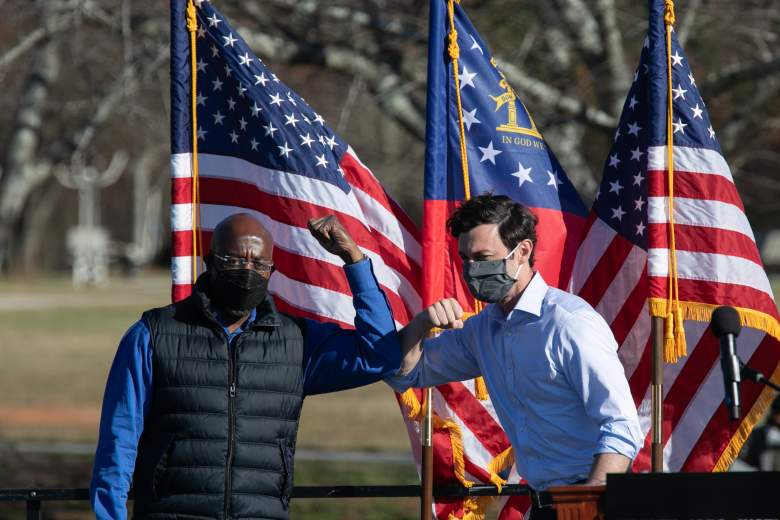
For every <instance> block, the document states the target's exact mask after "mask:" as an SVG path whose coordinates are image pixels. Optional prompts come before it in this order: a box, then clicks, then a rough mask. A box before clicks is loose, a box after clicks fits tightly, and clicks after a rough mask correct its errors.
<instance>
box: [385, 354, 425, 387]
mask: <svg viewBox="0 0 780 520" xmlns="http://www.w3.org/2000/svg"><path fill="white" fill-rule="evenodd" d="M422 363H423V360H422V358H420V360H419V361H418V362H417V364H416V365H415V366H414V368H413V369H412V370H411V372H409V373H408V374H406V375H405V376H399V375H394V376H392V377H388V378H386V379H385V383H387V384H388V385H390V388H392V389H393V390H395V391H396V392H398V393H399V394H400V393H403V392H405V391H407V390H409V389H410V388H415V387H416V386H417V380H418V379H419V372H420V365H422Z"/></svg>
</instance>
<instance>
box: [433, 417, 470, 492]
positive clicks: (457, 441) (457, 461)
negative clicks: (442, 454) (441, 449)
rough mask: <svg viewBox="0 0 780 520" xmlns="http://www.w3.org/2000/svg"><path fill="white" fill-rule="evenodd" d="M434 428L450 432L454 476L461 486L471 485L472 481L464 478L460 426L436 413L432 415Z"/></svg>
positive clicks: (464, 469)
mask: <svg viewBox="0 0 780 520" xmlns="http://www.w3.org/2000/svg"><path fill="white" fill-rule="evenodd" d="M433 427H434V429H440V430H446V431H447V432H448V433H449V434H450V445H451V446H452V469H453V471H454V473H455V478H457V479H458V482H460V483H461V485H462V486H463V487H471V486H473V485H474V482H472V481H471V480H467V479H466V462H465V460H464V459H463V439H462V438H461V431H460V426H458V423H456V422H455V421H445V420H444V419H442V418H441V417H439V416H438V415H434V416H433Z"/></svg>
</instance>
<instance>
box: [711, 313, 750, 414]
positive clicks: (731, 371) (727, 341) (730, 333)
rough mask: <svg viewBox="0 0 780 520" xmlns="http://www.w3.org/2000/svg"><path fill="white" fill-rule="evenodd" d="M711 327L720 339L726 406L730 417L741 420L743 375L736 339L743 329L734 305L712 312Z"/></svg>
mask: <svg viewBox="0 0 780 520" xmlns="http://www.w3.org/2000/svg"><path fill="white" fill-rule="evenodd" d="M710 329H711V330H712V333H713V334H715V337H717V338H718V339H719V340H720V368H721V370H722V371H723V386H724V387H725V391H726V399H725V400H726V408H727V409H728V411H729V419H730V420H732V421H736V420H739V416H740V400H739V382H740V380H741V377H740V362H739V358H738V357H737V345H736V341H735V338H736V337H737V336H739V332H740V330H741V329H742V325H741V324H740V323H739V314H737V311H736V310H735V309H734V307H718V308H717V309H715V311H714V312H713V313H712V320H710Z"/></svg>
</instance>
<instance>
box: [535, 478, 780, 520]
mask: <svg viewBox="0 0 780 520" xmlns="http://www.w3.org/2000/svg"><path fill="white" fill-rule="evenodd" d="M542 495H543V502H544V503H545V504H552V509H553V510H554V511H555V515H556V516H555V517H556V518H557V519H558V520H705V519H707V520H709V519H713V520H714V519H717V520H744V519H751V520H752V519H761V520H780V471H755V472H744V473H738V472H734V473H635V474H630V473H629V474H610V475H608V476H607V485H606V486H558V487H553V488H550V489H548V490H547V492H545V493H542ZM532 516H533V515H532ZM531 520H533V518H532V519H531Z"/></svg>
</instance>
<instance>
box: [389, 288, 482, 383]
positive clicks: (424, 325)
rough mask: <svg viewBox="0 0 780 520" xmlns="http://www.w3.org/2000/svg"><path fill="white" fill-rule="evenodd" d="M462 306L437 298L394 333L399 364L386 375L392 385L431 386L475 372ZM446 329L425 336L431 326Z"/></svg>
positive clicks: (457, 379)
mask: <svg viewBox="0 0 780 520" xmlns="http://www.w3.org/2000/svg"><path fill="white" fill-rule="evenodd" d="M462 317H463V310H462V309H461V307H460V305H458V302H457V301H456V300H454V299H451V298H448V299H444V300H440V301H438V302H436V303H434V304H433V305H431V306H430V307H428V308H426V309H425V310H423V311H422V312H420V313H419V314H417V315H416V316H415V317H414V318H413V319H412V321H410V322H409V324H408V325H407V326H406V327H404V328H403V329H401V330H400V331H399V333H398V336H399V342H400V344H401V368H400V369H399V370H398V373H397V374H396V375H395V376H394V377H392V378H390V379H387V382H388V383H389V384H390V386H392V387H393V388H394V389H396V390H398V391H404V390H406V389H407V388H411V387H423V386H435V385H440V384H444V383H449V382H452V381H462V380H465V379H471V378H473V377H476V376H478V375H479V367H478V366H477V362H476V360H475V359H474V356H473V354H472V352H471V350H470V348H469V347H468V345H466V343H467V342H468V341H467V339H466V338H465V336H466V331H464V330H463V320H462ZM437 327H438V328H441V329H454V330H446V331H444V332H443V333H442V334H440V335H439V336H437V337H435V338H429V339H427V340H425V347H424V348H423V340H424V339H425V338H427V337H428V335H429V334H430V332H431V330H432V329H433V328H437Z"/></svg>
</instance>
